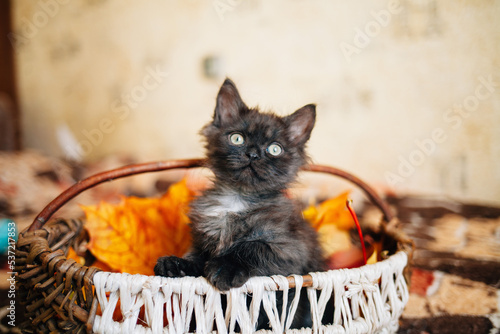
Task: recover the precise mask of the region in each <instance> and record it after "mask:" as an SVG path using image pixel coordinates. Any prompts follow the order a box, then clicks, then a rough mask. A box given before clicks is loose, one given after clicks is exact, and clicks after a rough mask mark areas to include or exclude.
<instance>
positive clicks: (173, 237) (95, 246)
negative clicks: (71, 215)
mask: <svg viewBox="0 0 500 334" xmlns="http://www.w3.org/2000/svg"><path fill="white" fill-rule="evenodd" d="M192 197H193V192H192V191H191V190H190V189H188V187H187V186H186V181H184V180H183V181H181V182H179V183H176V184H174V185H172V186H171V187H170V188H169V190H168V192H167V193H166V194H165V195H164V196H162V197H161V198H137V197H125V198H123V199H122V202H121V203H119V204H117V205H112V204H109V203H105V202H102V203H100V204H99V205H97V206H83V207H82V209H83V210H84V212H85V214H86V217H87V224H86V228H87V229H88V231H89V235H90V241H89V244H88V248H89V250H90V251H91V252H92V254H93V255H94V256H95V257H96V258H97V259H98V260H99V261H101V262H103V263H104V264H105V265H108V266H109V267H111V268H112V269H113V270H116V271H120V272H127V273H130V274H144V275H152V274H153V268H154V265H155V263H156V260H157V259H158V257H160V256H164V255H167V254H168V255H177V256H182V255H183V254H184V253H185V252H186V251H187V249H188V248H189V245H190V243H191V238H190V232H189V226H188V223H189V219H188V217H187V214H186V213H187V210H188V204H189V201H190V200H191V199H192Z"/></svg>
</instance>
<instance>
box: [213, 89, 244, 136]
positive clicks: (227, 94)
mask: <svg viewBox="0 0 500 334" xmlns="http://www.w3.org/2000/svg"><path fill="white" fill-rule="evenodd" d="M246 109H247V107H246V105H245V103H244V102H243V101H242V100H241V97H240V94H239V93H238V90H237V89H236V85H235V84H234V83H233V82H232V81H231V79H226V80H225V81H224V83H223V84H222V86H221V88H220V90H219V94H218V95H217V104H216V106H215V113H214V123H213V124H214V125H215V126H221V125H225V124H229V123H231V122H232V121H234V120H236V119H238V118H239V116H240V113H241V112H242V111H243V110H246Z"/></svg>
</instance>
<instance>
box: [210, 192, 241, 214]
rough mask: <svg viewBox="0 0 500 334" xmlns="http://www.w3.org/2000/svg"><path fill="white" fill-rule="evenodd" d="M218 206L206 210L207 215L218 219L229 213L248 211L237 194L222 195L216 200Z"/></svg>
mask: <svg viewBox="0 0 500 334" xmlns="http://www.w3.org/2000/svg"><path fill="white" fill-rule="evenodd" d="M217 200H218V204H216V205H214V206H213V207H211V208H210V210H208V213H207V215H208V216H212V217H219V216H221V215H227V214H229V213H239V212H241V211H244V210H246V209H248V203H247V202H246V201H245V200H243V199H242V198H241V197H240V196H239V195H238V194H234V195H222V196H219V197H218V198H217Z"/></svg>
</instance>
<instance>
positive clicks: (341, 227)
mask: <svg viewBox="0 0 500 334" xmlns="http://www.w3.org/2000/svg"><path fill="white" fill-rule="evenodd" d="M348 196H349V192H344V193H342V194H340V195H339V196H337V197H334V198H330V199H328V200H326V201H324V202H322V203H321V204H319V205H311V206H309V207H308V208H307V209H305V210H304V211H303V212H302V214H303V215H304V218H305V219H307V220H308V221H309V222H310V223H311V225H312V226H313V227H314V228H315V229H316V231H318V238H319V242H320V244H321V247H322V248H323V251H324V252H325V255H326V256H327V257H329V256H331V255H332V254H334V253H336V252H339V251H344V250H347V249H349V248H351V247H352V243H351V237H350V235H349V229H351V228H352V227H354V221H353V219H352V217H351V214H350V213H349V211H348V210H347V209H346V205H345V203H346V200H347V197H348Z"/></svg>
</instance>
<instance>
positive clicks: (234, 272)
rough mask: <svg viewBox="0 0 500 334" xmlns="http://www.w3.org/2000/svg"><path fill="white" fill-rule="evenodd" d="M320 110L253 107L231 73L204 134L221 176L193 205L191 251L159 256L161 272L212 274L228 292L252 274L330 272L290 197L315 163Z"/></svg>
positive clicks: (214, 169) (157, 271)
mask: <svg viewBox="0 0 500 334" xmlns="http://www.w3.org/2000/svg"><path fill="white" fill-rule="evenodd" d="M315 116H316V112H315V106H314V105H306V106H304V107H302V108H300V109H299V110H297V111H295V112H294V113H293V114H291V115H289V116H286V117H279V116H277V115H274V114H272V113H261V112H259V110H258V109H254V108H248V107H247V106H246V105H245V104H244V103H243V101H242V100H241V98H240V95H239V93H238V91H237V89H236V87H235V85H234V83H233V82H232V81H231V80H229V79H226V81H225V82H224V84H223V85H222V87H221V89H220V91H219V94H218V96H217V105H216V107H215V114H214V118H213V121H212V122H210V123H209V124H207V125H206V126H205V127H204V128H203V129H202V132H201V133H202V135H203V136H204V137H205V139H206V150H207V157H208V159H207V163H208V167H210V169H211V170H212V172H213V173H214V175H215V180H214V184H213V186H212V188H210V189H208V190H206V191H205V192H204V193H203V195H201V196H199V197H198V198H196V199H195V200H194V201H193V202H192V203H191V210H190V213H189V217H190V219H191V222H192V224H191V232H192V239H193V245H192V248H191V251H190V252H189V253H188V254H187V255H186V256H184V258H177V257H173V256H170V257H168V256H167V257H162V258H159V259H158V263H157V264H156V266H155V274H156V275H160V276H169V277H178V276H204V277H206V278H207V279H208V280H209V281H210V283H212V284H213V285H214V286H216V287H217V288H218V289H220V290H228V289H230V288H233V287H239V286H241V285H243V284H244V283H245V282H246V281H247V280H248V278H250V277H252V276H270V275H285V276H288V275H291V274H299V275H303V274H307V273H308V272H311V271H320V270H324V261H323V256H322V253H321V249H320V246H319V243H318V241H317V235H316V232H315V231H314V230H313V229H312V227H311V226H310V225H309V224H308V223H307V222H306V221H304V219H303V218H302V214H301V211H300V209H299V207H297V206H296V205H295V203H294V202H293V201H292V200H290V199H289V198H288V197H287V196H286V195H285V190H286V189H287V188H288V187H289V185H290V184H291V183H292V182H294V181H295V178H296V175H297V172H298V170H299V169H300V167H301V166H303V165H304V164H306V162H307V155H306V153H305V150H304V148H305V144H306V142H307V140H308V139H309V137H310V134H311V130H312V129H313V126H314V122H315Z"/></svg>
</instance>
